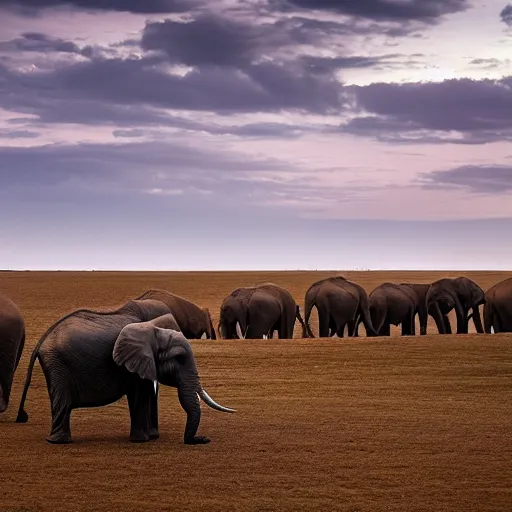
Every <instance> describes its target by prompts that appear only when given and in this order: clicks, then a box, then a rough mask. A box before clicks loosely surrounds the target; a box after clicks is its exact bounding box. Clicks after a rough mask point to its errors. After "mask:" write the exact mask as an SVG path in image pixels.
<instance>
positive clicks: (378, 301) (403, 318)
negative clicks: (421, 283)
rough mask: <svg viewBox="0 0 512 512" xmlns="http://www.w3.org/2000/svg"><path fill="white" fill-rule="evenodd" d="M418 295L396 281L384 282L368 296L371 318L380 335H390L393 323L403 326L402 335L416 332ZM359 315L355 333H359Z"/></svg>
mask: <svg viewBox="0 0 512 512" xmlns="http://www.w3.org/2000/svg"><path fill="white" fill-rule="evenodd" d="M415 299H416V296H415V293H414V292H413V290H412V289H411V288H409V287H405V286H403V285H399V284H395V283H383V284H381V285H380V286H377V288H375V289H374V290H373V291H372V292H371V293H370V295H369V296H368V303H369V310H370V318H371V320H372V325H373V327H374V328H375V330H376V331H377V332H378V333H379V336H390V335H391V325H401V326H402V336H410V335H413V334H415V326H414V319H415V313H416V302H415ZM360 322H361V317H360V316H359V318H358V320H357V323H356V328H355V333H354V335H355V336H357V335H358V328H359V323H360Z"/></svg>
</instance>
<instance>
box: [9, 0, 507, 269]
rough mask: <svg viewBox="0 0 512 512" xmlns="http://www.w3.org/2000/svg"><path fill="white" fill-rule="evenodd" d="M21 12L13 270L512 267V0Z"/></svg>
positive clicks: (12, 64) (14, 20)
mask: <svg viewBox="0 0 512 512" xmlns="http://www.w3.org/2000/svg"><path fill="white" fill-rule="evenodd" d="M0 20H2V21H0V24H1V27H2V31H1V35H0V179H1V181H2V187H1V188H0V269H6V270H98V271H100V270H135V271H137V270H148V271H151V270H155V271H157V270H161V271H167V270H168V271H170V270H214V271H218V270H240V271H243V270H315V269H318V270H324V269H325V270H336V269H340V270H356V269H369V270H509V269H511V268H512V266H511V265H510V258H509V255H510V254H512V240H511V238H512V237H511V236H510V233H512V201H511V200H510V197H509V196H510V192H511V191H512V149H511V144H510V142H511V141H512V57H510V47H511V43H512V4H507V3H506V2H502V1H501V0H496V1H493V2H485V1H484V0H408V1H406V2H404V1H398V0H359V1H358V2H347V1H341V0H340V1H338V2H331V1H329V0H216V1H212V0H155V1H153V2H148V3H145V2H140V1H137V0H108V1H105V2H98V1H97V0H7V1H6V2H2V5H1V6H0Z"/></svg>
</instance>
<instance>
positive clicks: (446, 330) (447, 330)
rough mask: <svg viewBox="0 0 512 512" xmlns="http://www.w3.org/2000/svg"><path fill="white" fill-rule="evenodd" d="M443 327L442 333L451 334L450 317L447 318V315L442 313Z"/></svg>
mask: <svg viewBox="0 0 512 512" xmlns="http://www.w3.org/2000/svg"><path fill="white" fill-rule="evenodd" d="M443 327H444V333H443V334H452V325H451V324H450V319H449V318H448V315H443Z"/></svg>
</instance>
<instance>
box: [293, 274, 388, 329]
mask: <svg viewBox="0 0 512 512" xmlns="http://www.w3.org/2000/svg"><path fill="white" fill-rule="evenodd" d="M315 306H316V308H317V311H318V322H319V334H318V336H319V337H320V338H326V337H329V336H334V335H335V334H337V336H338V337H340V338H342V337H343V335H344V330H345V326H347V329H348V336H353V335H354V333H355V329H356V324H357V321H358V317H359V316H361V321H362V322H363V325H364V327H365V329H366V334H367V336H378V333H377V331H376V330H375V329H374V327H373V324H372V320H371V318H370V311H369V307H368V306H369V305H368V295H367V293H366V291H365V290H364V288H363V287H362V286H359V285H358V284H356V283H353V282H351V281H347V279H345V278H344V277H342V276H334V277H328V278H326V279H321V280H320V281H317V282H316V283H313V284H312V285H311V286H310V287H309V288H308V290H307V291H306V296H305V299H304V311H305V318H304V322H305V324H304V326H303V331H302V337H303V338H314V337H315V336H314V335H313V332H312V330H311V327H310V326H309V318H310V316H311V310H312V309H313V307H315Z"/></svg>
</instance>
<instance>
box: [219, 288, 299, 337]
mask: <svg viewBox="0 0 512 512" xmlns="http://www.w3.org/2000/svg"><path fill="white" fill-rule="evenodd" d="M295 319H298V320H299V322H300V323H301V324H302V325H304V321H303V319H302V316H301V314H300V310H299V306H298V305H297V304H296V302H295V299H294V298H293V297H292V295H291V293H290V292H289V291H288V290H286V289H284V288H282V287H281V286H278V285H276V284H274V283H263V284H260V285H257V286H250V287H244V288H237V289H236V290H233V291H232V292H231V293H230V294H229V295H228V296H227V297H225V298H224V300H223V302H222V304H221V307H220V317H219V324H218V328H217V330H218V331H219V336H221V337H223V338H224V339H236V338H238V334H237V332H236V328H237V324H238V325H239V326H240V331H241V335H242V337H244V338H247V339H256V338H263V337H265V336H266V337H267V338H272V337H273V333H274V331H277V332H278V336H279V338H281V339H290V338H293V329H294V326H295Z"/></svg>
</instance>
